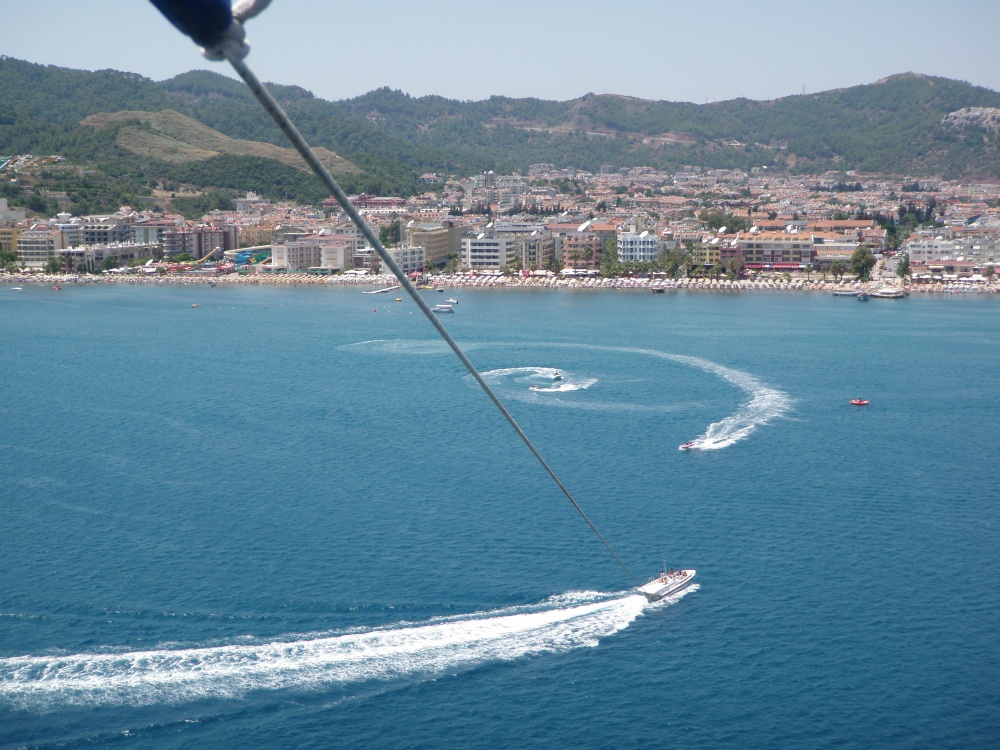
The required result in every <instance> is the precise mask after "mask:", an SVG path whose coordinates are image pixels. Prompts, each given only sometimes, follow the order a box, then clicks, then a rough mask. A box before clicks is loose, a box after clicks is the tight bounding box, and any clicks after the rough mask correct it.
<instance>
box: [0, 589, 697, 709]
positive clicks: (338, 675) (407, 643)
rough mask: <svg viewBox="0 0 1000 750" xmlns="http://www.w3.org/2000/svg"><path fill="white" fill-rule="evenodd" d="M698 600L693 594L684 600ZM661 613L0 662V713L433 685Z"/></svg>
mask: <svg viewBox="0 0 1000 750" xmlns="http://www.w3.org/2000/svg"><path fill="white" fill-rule="evenodd" d="M694 590H697V586H693V587H691V588H690V589H688V591H694ZM685 593H687V592H683V593H681V594H678V595H677V596H675V597H671V598H669V599H666V600H664V602H666V603H667V604H670V603H673V602H676V601H678V600H679V599H680V598H681V597H682V596H683V595H684V594H685ZM664 602H657V603H656V604H649V603H648V602H647V601H646V599H645V597H643V596H641V595H639V594H635V593H632V592H622V593H618V594H600V593H596V592H576V593H569V594H564V595H561V596H558V597H552V598H550V599H548V600H546V601H544V602H540V603H539V604H537V605H534V606H528V607H514V608H509V609H504V610H496V611H491V612H482V613H473V614H469V615H461V616H456V617H448V618H435V619H432V620H429V621H427V622H423V623H402V624H400V625H398V626H394V627H385V628H373V629H358V630H352V631H347V632H340V633H325V634H322V633H321V634H313V635H309V636H290V637H289V638H288V639H281V640H273V641H268V642H261V643H245V642H241V643H237V644H231V645H223V646H212V647H206V648H187V649H159V650H153V651H132V652H127V653H82V654H71V655H67V656H21V657H14V658H4V659H0V702H2V703H6V704H8V705H11V706H13V707H15V708H17V709H21V710H31V711H39V712H47V711H55V710H60V709H63V708H65V707H68V706H79V707H85V706H101V705H105V706H106V705H127V706H143V705H151V704H162V703H168V704H177V703H184V702H189V701H194V700H200V699H206V698H224V699H227V698H239V697H242V696H245V695H247V694H249V693H252V692H256V691H269V690H270V691H273V690H294V691H297V692H308V691H316V690H321V689H324V688H327V687H331V686H338V685H339V686H351V685H360V684H363V683H370V682H373V681H389V680H394V679H400V678H407V677H410V678H412V677H414V676H416V677H420V678H433V677H435V676H438V675H441V674H445V673H451V672H454V671H456V670H463V669H472V668H475V667H476V666H478V665H481V664H485V663H489V662H502V661H513V660H515V659H521V658H524V657H526V656H530V655H534V654H543V653H554V652H564V651H570V650H573V649H577V648H583V647H594V646H597V645H598V643H599V642H600V640H601V639H602V638H607V637H608V636H611V635H613V634H614V633H617V632H618V631H620V630H623V629H625V628H627V627H628V626H629V625H630V624H631V623H632V621H633V620H635V618H636V617H638V616H639V615H640V614H641V613H642V612H643V611H644V610H645V609H647V608H649V607H657V606H661V605H662V604H663V603H664Z"/></svg>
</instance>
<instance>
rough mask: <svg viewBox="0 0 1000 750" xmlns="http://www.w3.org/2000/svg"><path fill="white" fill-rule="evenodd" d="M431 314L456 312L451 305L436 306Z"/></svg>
mask: <svg viewBox="0 0 1000 750" xmlns="http://www.w3.org/2000/svg"><path fill="white" fill-rule="evenodd" d="M431 312H436V313H453V312H455V311H454V310H453V309H452V307H451V305H434V307H432V308H431Z"/></svg>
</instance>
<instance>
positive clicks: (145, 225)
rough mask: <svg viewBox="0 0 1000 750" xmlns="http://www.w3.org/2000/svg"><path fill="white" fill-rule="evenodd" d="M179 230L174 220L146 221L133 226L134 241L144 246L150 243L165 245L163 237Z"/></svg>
mask: <svg viewBox="0 0 1000 750" xmlns="http://www.w3.org/2000/svg"><path fill="white" fill-rule="evenodd" d="M177 229H178V226H177V221H175V220H173V219H146V220H144V221H137V222H135V223H134V224H133V225H132V241H133V242H135V243H137V244H140V245H143V244H148V243H161V244H162V243H163V235H164V234H166V233H167V232H173V231H176V230H177Z"/></svg>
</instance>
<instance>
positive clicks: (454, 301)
mask: <svg viewBox="0 0 1000 750" xmlns="http://www.w3.org/2000/svg"><path fill="white" fill-rule="evenodd" d="M444 302H445V304H446V305H457V304H458V300H457V299H455V298H454V297H449V298H448V299H446V300H445V301H444Z"/></svg>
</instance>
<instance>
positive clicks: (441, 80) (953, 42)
mask: <svg viewBox="0 0 1000 750" xmlns="http://www.w3.org/2000/svg"><path fill="white" fill-rule="evenodd" d="M0 17H2V18H3V25H4V34H3V37H2V38H0V54H6V55H10V56H12V57H17V58H20V59H24V60H30V61H32V62H39V63H46V64H53V65H61V66H65V67H71V68H82V69H87V70H99V69H102V68H114V69H117V70H124V71H129V72H134V73H140V74H142V75H145V76H148V77H150V78H153V79H155V80H162V79H164V78H169V77H171V76H173V75H176V74H178V73H183V72H185V71H187V70H192V69H198V68H206V69H210V70H215V71H218V72H220V73H225V74H228V75H231V73H230V71H229V69H228V66H226V65H225V64H222V63H211V62H209V61H207V60H204V59H203V58H202V57H201V56H200V55H199V54H198V52H197V50H196V49H195V47H194V45H193V43H191V42H190V40H188V39H187V38H186V37H184V36H182V35H181V34H180V32H178V31H176V30H175V29H174V28H173V27H172V26H170V24H169V23H168V22H167V21H166V20H165V19H164V18H163V17H162V16H161V15H160V14H159V12H158V11H156V9H155V8H154V7H153V6H152V5H151V4H150V3H149V2H148V1H147V0H31V1H30V2H24V0H0ZM247 31H248V36H249V39H250V41H251V43H252V45H253V51H252V52H251V55H250V58H249V60H248V62H249V64H250V66H251V68H253V70H254V71H255V72H256V73H257V75H258V76H260V77H261V78H262V79H264V80H267V81H275V82H278V83H286V84H296V85H299V86H302V87H304V88H307V89H309V90H311V91H313V92H314V93H315V94H316V95H317V96H320V97H323V98H325V99H344V98H348V97H352V96H356V95H359V94H363V93H365V92H366V91H370V90H371V89H374V88H378V87H380V86H390V87H392V88H394V89H401V90H403V91H405V92H407V93H409V94H412V95H414V96H421V95H424V94H434V93H437V94H440V95H442V96H446V97H449V98H453V99H466V100H469V99H483V98H485V97H487V96H490V95H491V94H503V95H507V96H513V97H523V96H534V97H539V98H543V99H557V100H566V99H572V98H575V97H578V96H581V95H583V94H585V93H587V92H594V93H616V94H626V95H629V96H637V97H641V98H644V99H659V100H668V101H693V102H699V103H701V102H704V101H706V100H707V101H718V100H723V99H732V98H735V97H739V96H746V97H749V98H751V99H768V98H775V97H780V96H788V95H790V94H800V93H802V91H803V89H805V91H807V92H815V91H824V90H827V89H832V88H840V87H846V86H854V85H857V84H862V83H872V82H874V81H876V80H878V79H879V78H882V77H884V76H888V75H892V74H893V73H902V72H906V71H915V72H919V73H926V74H929V75H937V76H944V77H947V78H956V79H960V80H964V81H968V82H970V83H973V84H976V85H979V86H985V87H987V88H990V89H993V90H995V91H997V90H1000V65H998V63H997V52H996V49H997V35H998V33H1000V2H998V1H997V0H952V1H951V2H947V3H940V2H930V1H929V0H869V1H868V2H861V1H860V0H843V1H841V2H827V1H822V2H816V3H808V2H802V0H797V2H789V1H787V0H757V1H756V2H754V1H752V0H746V1H742V0H715V2H677V1H676V0H659V1H655V0H617V1H616V2H596V1H595V0H575V2H568V1H566V0H564V1H563V2H559V3H555V2H546V0H534V1H533V2H528V1H526V0H508V2H506V3H485V2H457V1H455V0H440V1H438V2H428V3H417V2H412V0H411V1H410V2H402V0H364V2H354V3H350V2H343V1H340V2H337V1H335V0H273V2H272V4H271V7H270V8H269V9H268V10H266V11H265V12H264V14H263V15H262V16H260V17H259V18H257V19H254V20H252V21H250V22H249V23H248V25H247Z"/></svg>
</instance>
